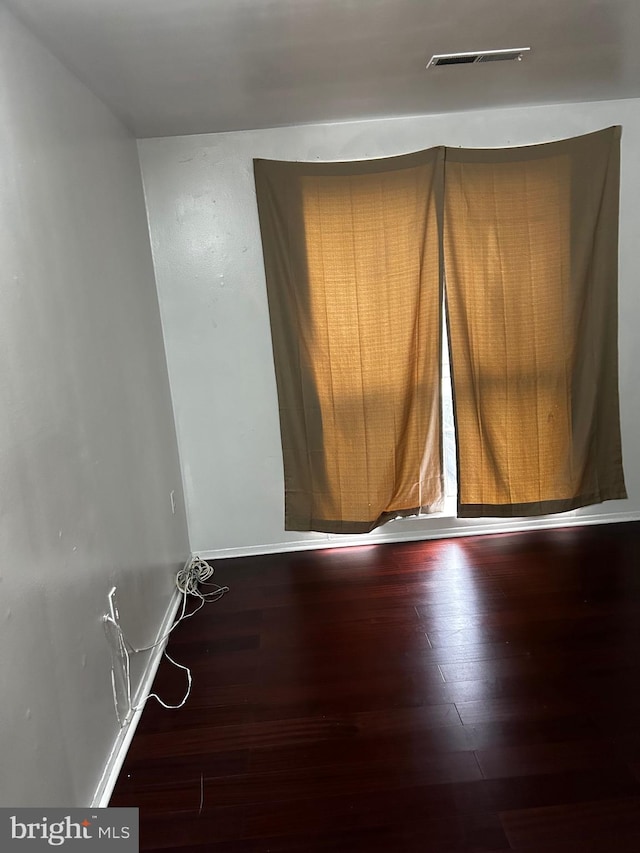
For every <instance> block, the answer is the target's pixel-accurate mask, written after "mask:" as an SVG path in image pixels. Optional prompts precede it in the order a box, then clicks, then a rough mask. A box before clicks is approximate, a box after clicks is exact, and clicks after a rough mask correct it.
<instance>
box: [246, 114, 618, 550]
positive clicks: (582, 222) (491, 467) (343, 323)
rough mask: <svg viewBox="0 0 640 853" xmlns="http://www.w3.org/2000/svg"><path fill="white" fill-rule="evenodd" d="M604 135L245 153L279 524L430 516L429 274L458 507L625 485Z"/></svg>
mask: <svg viewBox="0 0 640 853" xmlns="http://www.w3.org/2000/svg"><path fill="white" fill-rule="evenodd" d="M619 140H620V128H609V129H608V130H604V131H600V132H598V133H593V134H589V135H587V136H583V137H578V138H576V139H570V140H565V141H562V142H556V143H549V144H546V145H536V146H530V147H523V148H515V149H497V150H493V149H492V150H478V149H459V148H446V149H445V148H437V149H431V150H429V151H423V152H418V153H416V154H411V155H406V156H403V157H395V158H388V159H384V160H374V161H359V162H351V163H322V164H320V163H284V162H276V161H265V160H256V161H255V163H254V167H255V178H256V190H257V198H258V211H259V215H260V227H261V232H262V242H263V252H264V260H265V270H266V276H267V293H268V298H269V310H270V315H271V328H272V340H273V352H274V360H275V367H276V379H277V386H278V399H279V411H280V425H281V434H282V447H283V458H284V473H285V527H286V529H288V530H318V531H326V532H336V533H360V532H366V531H369V530H371V529H373V528H374V527H376V526H377V525H379V524H382V523H383V522H385V521H387V520H389V519H390V518H393V517H396V516H403V515H413V514H417V513H428V512H434V511H438V510H439V509H441V507H442V497H443V486H442V480H443V476H442V436H441V403H440V397H441V393H440V391H441V376H440V366H441V334H440V330H441V308H440V306H441V304H442V282H443V281H444V280H446V287H445V291H446V305H447V319H448V327H449V343H450V356H451V368H452V383H453V394H454V410H455V421H456V439H457V452H458V489H459V496H458V514H459V515H460V516H467V517H471V516H523V515H534V514H535V515H538V514H547V513H553V512H562V511H566V510H569V509H572V508H575V507H579V506H585V505H587V504H593V503H598V502H600V501H604V500H609V499H615V498H625V497H626V491H625V486H624V478H623V473H622V456H621V445H620V428H619V413H618V408H619V406H618V384H617V383H618V378H617V241H618V192H619V167H620V166H619V157H620V142H619Z"/></svg>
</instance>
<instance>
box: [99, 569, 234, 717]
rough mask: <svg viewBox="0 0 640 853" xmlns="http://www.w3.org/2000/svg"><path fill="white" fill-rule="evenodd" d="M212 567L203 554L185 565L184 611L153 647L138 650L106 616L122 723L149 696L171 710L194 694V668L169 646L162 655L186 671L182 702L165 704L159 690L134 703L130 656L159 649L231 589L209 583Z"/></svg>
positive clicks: (180, 580) (180, 581)
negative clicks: (193, 603) (191, 604)
mask: <svg viewBox="0 0 640 853" xmlns="http://www.w3.org/2000/svg"><path fill="white" fill-rule="evenodd" d="M213 571H214V570H213V567H212V566H210V565H209V564H208V563H206V562H205V561H204V560H201V559H200V557H198V556H194V557H193V559H192V560H191V562H190V563H188V564H187V565H185V566H184V567H183V568H182V569H180V571H179V572H178V574H177V576H176V586H177V587H178V589H179V590H180V592H181V593H182V612H181V613H180V616H178V618H177V619H176V621H175V622H174V623H173V625H172V626H171V628H169V630H168V631H167V632H166V634H164V636H163V637H161V638H160V639H159V640H156V642H155V643H153V644H152V645H150V646H145V647H143V648H140V649H137V648H135V647H134V646H132V645H131V643H130V642H129V641H128V640H127V638H126V637H125V635H124V632H123V630H122V628H121V626H120V624H119V622H117V621H116V620H115V619H114V618H113V617H112V616H110V615H109V616H104V625H105V633H106V635H107V639H108V641H109V646H110V648H111V689H112V691H113V704H114V707H115V709H116V716H117V718H118V722H119V723H120V726H122V725H124V722H126V719H127V717H128V716H129V714H130V713H132V712H135V711H138V710H139V709H140V708H142V707H143V706H144V704H145V703H146V701H147V700H148V699H156V700H157V701H158V702H159V703H160V705H162V707H163V708H167V709H169V710H177V709H178V708H182V707H183V705H184V704H185V703H186V701H187V699H188V698H189V696H190V694H191V685H192V683H193V677H192V675H191V670H190V669H189V667H188V666H183V665H182V664H180V663H177V662H176V661H175V660H174V659H173V658H172V657H170V655H169V654H168V653H167V651H166V649H165V650H164V652H163V654H164V656H165V657H166V658H167V660H168V661H169V662H170V663H172V664H173V665H174V666H176V667H177V668H178V669H182V670H184V671H185V672H186V673H187V689H186V692H185V695H184V697H183V698H182V700H181V702H179V703H178V704H177V705H168V704H166V703H165V702H164V701H163V700H162V699H161V698H160V696H158V694H157V693H149V694H148V695H147V696H145V698H144V699H142V701H140V702H138V704H137V705H135V706H134V705H133V704H132V698H131V655H132V654H139V653H140V652H150V651H151V650H152V649H155V648H157V647H158V646H159V645H161V644H162V643H164V642H165V641H166V640H167V639H168V637H169V634H171V632H172V631H173V630H174V629H175V628H177V627H178V625H179V624H180V623H181V622H183V621H184V620H185V619H189V617H191V616H193V615H194V613H197V612H198V610H201V609H202V608H203V607H204V605H205V604H207V602H213V601H219V600H220V599H221V598H222V596H223V595H224V594H225V593H226V592H229V587H228V586H218V584H215V583H208V581H209V579H210V578H211V577H212V576H213ZM201 585H203V586H213V587H215V589H213V590H212V591H211V592H202V591H201V590H200V586H201ZM190 595H192V596H194V597H195V598H199V599H200V604H199V605H198V606H197V607H196V608H195V609H194V610H192V611H191V612H190V613H187V612H186V609H187V598H188V596H190ZM107 625H111V626H112V627H113V628H114V630H115V633H116V642H115V644H114V642H113V639H112V638H111V637H110V636H109V632H108V631H107ZM114 652H116V653H117V654H118V657H119V660H120V661H122V663H123V668H124V679H125V685H126V696H127V709H128V710H127V717H125V720H124V721H123V720H122V719H121V717H120V712H119V710H118V695H117V688H116V676H115V660H114Z"/></svg>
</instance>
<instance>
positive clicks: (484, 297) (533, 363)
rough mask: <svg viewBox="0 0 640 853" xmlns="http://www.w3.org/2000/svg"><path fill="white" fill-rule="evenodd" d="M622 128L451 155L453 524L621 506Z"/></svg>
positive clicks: (448, 250)
mask: <svg viewBox="0 0 640 853" xmlns="http://www.w3.org/2000/svg"><path fill="white" fill-rule="evenodd" d="M619 140H620V128H609V129H608V130H605V131H600V132H597V133H594V134H589V135H587V136H582V137H578V138H576V139H570V140H564V141H562V142H556V143H549V144H547V145H536V146H529V147H524V148H515V149H501V150H462V149H451V148H450V149H447V150H446V162H445V194H444V206H445V227H444V249H445V270H446V301H447V310H448V319H449V335H450V347H451V363H452V382H453V394H454V405H455V415H456V416H455V420H456V438H457V448H458V469H459V485H458V488H459V492H458V515H459V516H462V517H465V516H466V517H472V516H485V515H491V516H526V515H541V514H547V513H555V512H563V511H566V510H570V509H574V508H575V507H580V506H585V505H587V504H593V503H599V502H600V501H604V500H610V499H613V498H625V497H626V491H625V486H624V478H623V473H622V452H621V443H620V427H619V415H618V409H619V405H618V365H617V352H618V350H617V316H618V309H617V262H618V188H619V152H620V144H619Z"/></svg>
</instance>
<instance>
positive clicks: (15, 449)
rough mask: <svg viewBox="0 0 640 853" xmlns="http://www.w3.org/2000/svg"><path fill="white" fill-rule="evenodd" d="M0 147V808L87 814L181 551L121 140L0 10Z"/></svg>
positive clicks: (141, 242) (141, 217)
mask: <svg viewBox="0 0 640 853" xmlns="http://www.w3.org/2000/svg"><path fill="white" fill-rule="evenodd" d="M0 150H1V151H2V158H1V159H0V181H1V185H2V189H1V192H0V352H1V366H0V400H1V409H2V417H0V552H1V553H2V562H1V564H0V696H2V713H1V714H0V756H2V760H1V761H0V806H44V805H49V806H54V805H60V806H73V805H86V804H89V803H90V802H91V800H92V798H93V796H94V791H95V789H96V786H97V784H98V781H99V779H100V776H101V773H102V770H103V768H104V766H105V762H106V760H107V757H108V755H109V752H110V750H111V747H112V745H113V743H114V741H115V738H116V735H117V732H118V724H117V721H116V717H115V712H114V708H113V700H112V694H111V684H110V657H109V652H108V648H107V644H106V640H105V635H104V631H103V626H102V622H101V616H102V614H103V613H104V612H105V611H106V607H107V593H108V591H109V589H110V587H111V585H112V584H115V585H116V586H117V588H118V591H119V600H120V611H121V617H122V622H123V625H124V626H125V628H127V627H128V633H129V634H130V638H131V640H132V642H134V643H136V644H140V645H141V644H143V643H149V642H152V641H153V639H154V638H155V637H156V635H157V631H158V628H159V625H160V623H161V621H162V619H163V617H164V615H165V612H166V611H167V606H168V604H169V601H170V599H171V596H172V590H173V576H174V574H175V571H176V569H177V568H178V567H179V565H181V564H182V563H183V562H184V561H185V559H186V558H187V557H188V553H189V549H188V544H187V530H186V521H185V514H184V506H183V504H182V488H181V476H180V469H179V462H178V453H177V445H176V441H175V429H174V422H173V414H172V407H171V400H170V393H169V386H168V380H167V374H166V360H165V356H164V348H163V342H162V331H161V324H160V317H159V312H158V305H157V294H156V290H155V281H154V276H153V265H152V260H151V251H150V246H149V239H148V231H147V223H146V214H145V207H144V195H143V191H142V183H141V180H140V172H139V165H138V156H137V150H136V144H135V140H133V139H132V138H131V137H130V136H129V134H128V132H127V131H125V129H124V128H123V127H122V126H121V125H120V124H119V123H118V122H117V121H116V120H115V118H114V117H113V116H112V115H111V113H110V112H109V111H108V110H107V109H106V107H105V106H104V105H103V104H102V103H101V102H100V101H98V100H97V99H96V98H95V97H94V96H93V95H92V94H91V93H90V92H89V91H88V89H86V88H85V87H84V86H82V85H81V84H80V83H79V82H78V81H77V80H76V79H75V77H73V76H72V75H71V74H69V72H68V71H67V70H66V69H65V68H63V66H62V65H60V64H59V63H58V62H57V60H55V59H54V58H53V57H52V56H51V55H50V54H49V53H48V52H47V51H46V50H45V49H44V48H43V47H42V46H41V45H40V43H39V42H37V41H36V40H35V39H34V38H33V37H32V36H31V35H30V34H29V33H28V32H27V31H26V30H25V29H24V28H23V27H22V26H21V25H20V24H19V23H18V22H17V21H16V20H15V18H13V17H12V16H11V15H10V14H9V13H8V12H7V11H6V9H5V8H4V7H3V6H0ZM172 489H173V490H175V492H176V498H177V512H176V514H175V515H174V514H172V511H171V505H170V499H169V494H170V491H171V490H172ZM137 671H138V672H139V671H140V665H138V666H137Z"/></svg>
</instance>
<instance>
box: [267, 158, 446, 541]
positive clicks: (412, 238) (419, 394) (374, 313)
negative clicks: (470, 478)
mask: <svg viewBox="0 0 640 853" xmlns="http://www.w3.org/2000/svg"><path fill="white" fill-rule="evenodd" d="M442 153H443V152H442V150H432V151H427V152H421V153H419V154H415V155H409V156H404V157H397V158H391V159H385V160H381V161H367V162H358V163H334V164H302V163H280V162H273V161H264V160H257V161H255V164H254V165H255V178H256V188H257V197H258V209H259V214H260V226H261V231H262V238H263V251H264V260H265V269H266V275H267V292H268V298H269V311H270V315H271V326H272V340H273V352H274V360H275V366H276V379H277V386H278V399H279V412H280V426H281V433H282V446H283V457H284V474H285V528H286V529H287V530H318V531H325V532H335V533H362V532H366V531H369V530H371V529H373V528H374V527H376V526H377V525H379V524H382V523H383V522H384V521H387V520H389V519H390V518H393V517H396V516H404V515H414V514H417V513H420V512H433V511H436V510H438V509H440V508H441V505H442V495H443V489H442V461H441V458H442V438H441V404H440V398H441V394H440V351H441V331H440V330H441V308H440V305H441V269H440V264H441V253H440V251H439V229H438V221H439V215H438V214H439V211H438V209H437V201H438V199H441V187H440V183H439V182H441V180H442V167H441V166H442V164H441V159H442Z"/></svg>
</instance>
